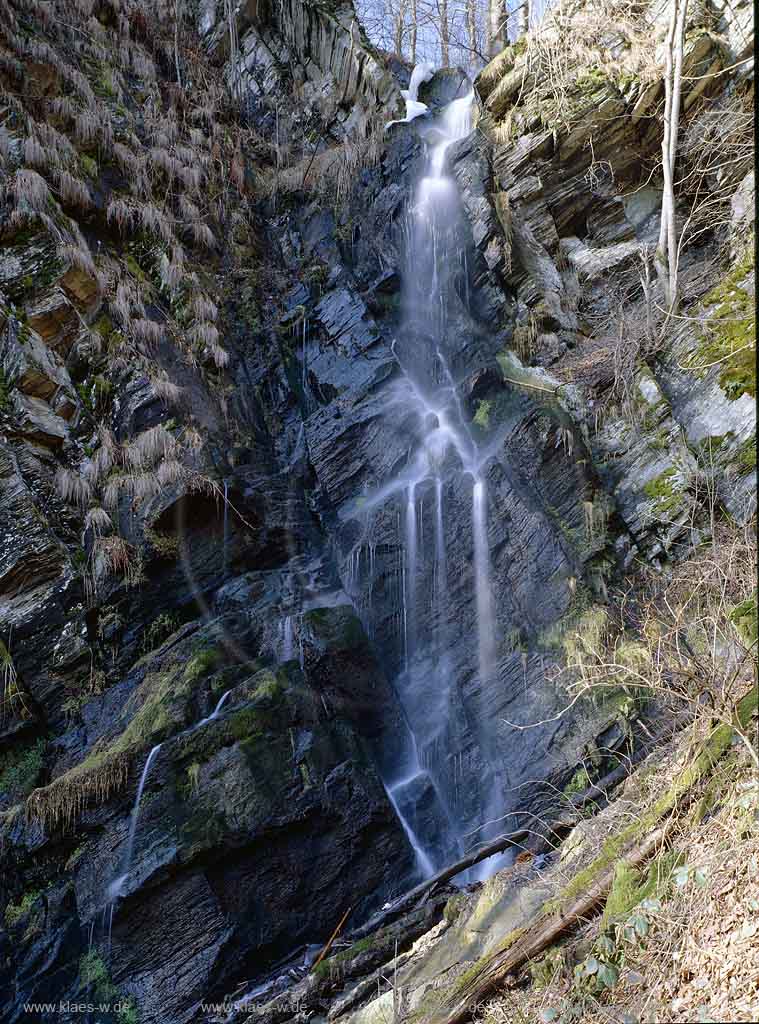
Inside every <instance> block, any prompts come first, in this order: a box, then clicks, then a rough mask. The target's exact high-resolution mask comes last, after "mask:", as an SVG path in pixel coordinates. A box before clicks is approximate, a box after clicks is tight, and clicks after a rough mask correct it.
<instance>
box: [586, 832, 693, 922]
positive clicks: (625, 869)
mask: <svg viewBox="0 0 759 1024" xmlns="http://www.w3.org/2000/svg"><path fill="white" fill-rule="evenodd" d="M680 857H681V854H678V853H676V852H674V851H669V852H667V853H663V854H661V855H660V856H659V857H657V858H656V859H655V860H653V861H652V862H651V863H650V864H649V865H648V868H647V869H644V870H639V869H637V868H633V867H630V865H629V864H626V863H625V862H621V863H620V864H618V865H617V867H616V869H615V871H614V881H613V882H612V885H611V889H610V890H609V895H608V896H607V897H606V906H605V908H604V912H603V917H602V918H601V928H602V929H603V928H606V927H608V926H609V925H610V924H612V923H613V922H615V921H621V920H623V919H624V918H625V917H627V915H628V914H629V913H630V911H631V910H632V909H633V907H637V906H638V904H639V903H642V902H643V900H645V899H650V898H651V897H653V896H657V897H661V896H663V895H664V893H665V891H666V889H667V886H668V885H669V881H670V878H671V877H672V872H673V871H674V870H675V868H676V867H677V864H678V859H679V858H680Z"/></svg>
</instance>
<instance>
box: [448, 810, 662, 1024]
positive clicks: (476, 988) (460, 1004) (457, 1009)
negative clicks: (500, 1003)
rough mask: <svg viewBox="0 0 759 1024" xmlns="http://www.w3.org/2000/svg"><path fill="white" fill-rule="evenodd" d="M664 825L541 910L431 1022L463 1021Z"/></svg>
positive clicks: (652, 843)
mask: <svg viewBox="0 0 759 1024" xmlns="http://www.w3.org/2000/svg"><path fill="white" fill-rule="evenodd" d="M665 837H666V825H665V826H662V827H661V828H657V829H655V830H654V831H653V832H652V833H651V834H650V835H648V836H646V837H645V838H644V839H643V840H642V841H641V843H640V845H639V846H637V847H635V848H633V849H632V850H630V851H629V852H628V853H627V854H626V855H625V856H624V857H622V858H620V860H619V861H617V862H613V863H612V864H611V866H610V867H608V868H607V869H606V870H605V871H603V872H601V873H600V874H599V877H598V879H597V880H596V881H594V882H593V883H591V884H590V885H589V886H588V888H587V889H586V890H585V891H584V892H583V893H582V894H581V895H580V896H578V897H577V899H576V900H575V901H574V903H572V904H571V906H569V907H567V908H566V909H562V910H560V911H556V913H553V914H549V913H543V914H541V915H540V916H539V917H538V918H537V920H536V921H535V923H534V924H533V925H532V926H531V927H530V928H528V929H527V930H526V931H525V932H524V934H523V935H521V936H520V937H519V939H517V941H516V942H515V943H514V944H513V945H512V946H510V947H508V948H507V949H506V950H504V951H503V952H502V953H494V954H492V955H491V956H490V957H489V958H488V959H487V960H486V962H485V963H484V964H483V965H482V967H481V969H480V970H479V971H478V972H477V973H476V975H475V976H474V977H473V978H472V979H471V981H468V982H467V983H466V984H465V985H463V986H461V987H460V989H459V990H457V992H456V995H455V996H454V997H453V1001H452V1002H451V1003H449V1004H448V1005H447V1006H446V1005H445V1004H444V1005H443V1006H442V1007H441V1008H440V1009H438V1010H437V1011H435V1013H434V1016H433V1021H434V1024H464V1021H467V1020H469V1019H470V1018H471V1017H472V1016H473V1013H474V1007H475V1006H477V1005H479V1004H481V1003H482V1002H483V1001H484V1000H485V999H486V998H487V997H488V996H490V995H492V994H493V992H494V991H495V990H496V989H497V988H498V986H499V985H501V984H503V980H504V978H505V977H506V976H507V975H509V974H511V973H513V972H514V971H516V970H518V969H519V968H520V967H522V966H524V964H526V963H527V962H528V961H529V960H532V959H534V958H535V957H536V956H538V955H539V954H540V953H542V952H543V950H544V949H546V948H547V947H548V946H551V945H553V943H554V942H555V941H556V940H557V939H558V938H560V937H561V936H562V935H564V933H565V932H567V931H569V930H570V929H571V928H573V927H574V926H575V925H576V924H577V923H578V921H581V920H583V919H584V918H586V917H587V915H588V914H591V913H592V912H593V911H594V910H596V909H597V908H598V907H599V906H600V905H601V903H603V901H604V899H605V898H606V895H607V893H608V892H609V889H610V888H611V884H612V882H613V881H614V872H615V870H616V868H617V865H618V864H620V863H624V864H626V865H627V866H628V867H636V866H637V865H638V864H642V863H643V861H645V860H647V859H648V858H649V857H650V856H651V854H652V853H654V852H655V851H656V850H657V849H658V848H659V847H660V846H661V845H662V842H663V841H664V839H665Z"/></svg>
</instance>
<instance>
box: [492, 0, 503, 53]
mask: <svg viewBox="0 0 759 1024" xmlns="http://www.w3.org/2000/svg"><path fill="white" fill-rule="evenodd" d="M505 45H506V12H505V10H504V0H488V56H489V57H491V58H493V57H495V56H496V55H497V54H499V53H500V52H501V50H502V49H503V48H504V46H505Z"/></svg>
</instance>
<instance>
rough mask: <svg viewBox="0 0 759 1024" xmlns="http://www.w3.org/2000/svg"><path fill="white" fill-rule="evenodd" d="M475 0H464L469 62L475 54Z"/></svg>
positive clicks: (472, 60) (472, 61)
mask: <svg viewBox="0 0 759 1024" xmlns="http://www.w3.org/2000/svg"><path fill="white" fill-rule="evenodd" d="M475 5H476V0H466V32H467V38H468V40H469V50H470V58H469V59H470V62H471V63H472V64H473V63H474V59H475V56H476V54H477V8H476V6H475Z"/></svg>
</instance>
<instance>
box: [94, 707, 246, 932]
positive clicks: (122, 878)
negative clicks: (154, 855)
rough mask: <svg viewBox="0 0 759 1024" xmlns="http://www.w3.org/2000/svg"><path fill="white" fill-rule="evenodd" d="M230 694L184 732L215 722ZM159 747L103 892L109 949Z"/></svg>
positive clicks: (148, 763)
mask: <svg viewBox="0 0 759 1024" xmlns="http://www.w3.org/2000/svg"><path fill="white" fill-rule="evenodd" d="M231 692H232V691H231V690H226V691H225V692H224V693H223V694H222V695H221V697H220V698H219V700H218V701H217V703H216V707H215V708H214V709H213V711H212V712H211V714H210V715H206V717H205V718H201V719H200V721H199V722H197V723H196V724H195V725H193V726H191V727H190V728H189V729H187V730H185V732H186V733H189V732H194V731H195V730H196V729H200V728H201V726H204V725H207V724H208V723H209V722H213V721H215V720H216V719H217V718H218V717H219V715H220V714H221V711H222V709H223V707H224V704H225V703H226V701H227V699H228V697H229V695H230V694H231ZM180 735H183V734H180ZM161 746H162V744H161V743H156V745H155V746H154V747H153V748H152V750H151V751H150V753H149V754H148V756H147V758H146V760H145V764H144V766H143V769H142V775H141V776H140V782H139V785H138V786H137V795H136V796H135V799H134V806H133V807H132V814H131V817H130V821H129V833H128V835H127V842H126V846H125V847H124V856H123V857H122V860H121V871H120V872H119V874H118V875H117V876H116V878H114V879H113V881H112V882H110V883H109V884H108V886H107V888H106V891H105V895H106V902H105V907H104V909H103V918H104V921H106V920H107V927H108V946H109V947H110V945H111V927H112V924H113V914H114V911H115V908H116V904H117V903H118V901H119V899H120V898H121V894H122V891H123V889H124V884H125V882H126V881H127V879H128V878H129V875H130V872H131V870H132V859H133V857H134V841H135V836H136V834H137V822H138V820H139V817H140V804H141V803H142V794H143V792H144V790H145V785H146V783H147V781H148V776H149V775H150V769H151V768H152V767H153V762H154V761H155V759H156V757H157V756H158V752H159V751H160V749H161Z"/></svg>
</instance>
